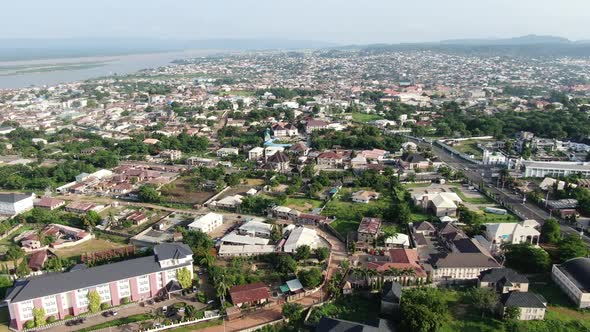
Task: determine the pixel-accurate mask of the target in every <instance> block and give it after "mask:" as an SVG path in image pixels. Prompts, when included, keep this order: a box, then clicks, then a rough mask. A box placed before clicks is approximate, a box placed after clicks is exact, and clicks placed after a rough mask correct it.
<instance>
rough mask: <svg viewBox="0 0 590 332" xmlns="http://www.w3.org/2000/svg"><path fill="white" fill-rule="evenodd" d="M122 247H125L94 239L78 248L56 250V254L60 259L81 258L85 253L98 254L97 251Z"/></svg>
mask: <svg viewBox="0 0 590 332" xmlns="http://www.w3.org/2000/svg"><path fill="white" fill-rule="evenodd" d="M122 246H123V245H121V244H119V243H114V242H111V241H107V240H102V239H92V240H88V241H86V242H84V243H82V244H79V245H77V246H74V247H70V248H62V249H56V250H55V254H56V255H57V256H59V257H65V258H68V257H74V256H79V255H81V254H83V253H91V252H96V251H102V250H108V249H114V248H120V247H122Z"/></svg>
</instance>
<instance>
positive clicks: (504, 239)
mask: <svg viewBox="0 0 590 332" xmlns="http://www.w3.org/2000/svg"><path fill="white" fill-rule="evenodd" d="M485 228H486V231H485V236H486V239H487V240H488V241H490V242H491V243H492V251H498V250H500V247H501V246H502V244H504V243H510V244H519V243H530V244H533V245H539V238H540V237H541V233H540V232H539V231H538V230H536V229H535V228H533V227H524V226H523V225H522V224H521V223H515V222H512V223H494V224H491V223H490V224H485Z"/></svg>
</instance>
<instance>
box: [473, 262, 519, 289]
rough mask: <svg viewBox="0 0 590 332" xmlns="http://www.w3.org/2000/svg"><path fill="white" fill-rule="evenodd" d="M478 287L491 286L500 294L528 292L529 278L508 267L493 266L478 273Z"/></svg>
mask: <svg viewBox="0 0 590 332" xmlns="http://www.w3.org/2000/svg"><path fill="white" fill-rule="evenodd" d="M477 286H478V287H482V288H493V289H495V290H496V292H498V293H500V294H505V293H509V292H528V290H529V279H528V278H527V277H525V276H523V275H522V274H519V273H517V272H516V271H514V270H513V269H509V268H494V269H489V270H485V271H483V272H481V273H480V274H479V278H478V282H477Z"/></svg>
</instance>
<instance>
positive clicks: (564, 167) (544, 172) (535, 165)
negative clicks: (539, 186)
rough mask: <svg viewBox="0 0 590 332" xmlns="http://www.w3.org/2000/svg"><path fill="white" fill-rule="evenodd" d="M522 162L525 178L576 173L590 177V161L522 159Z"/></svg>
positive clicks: (562, 175)
mask: <svg viewBox="0 0 590 332" xmlns="http://www.w3.org/2000/svg"><path fill="white" fill-rule="evenodd" d="M522 164H523V165H524V177H525V178H544V177H546V176H553V177H564V176H568V175H570V174H578V173H580V174H582V176H583V177H590V163H587V162H566V161H563V162H561V161H545V162H543V161H523V162H522Z"/></svg>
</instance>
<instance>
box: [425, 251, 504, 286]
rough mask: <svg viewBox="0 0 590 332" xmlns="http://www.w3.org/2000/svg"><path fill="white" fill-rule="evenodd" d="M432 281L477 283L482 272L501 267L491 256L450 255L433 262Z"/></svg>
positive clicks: (472, 254)
mask: <svg viewBox="0 0 590 332" xmlns="http://www.w3.org/2000/svg"><path fill="white" fill-rule="evenodd" d="M430 263H431V266H432V281H434V282H440V283H459V282H468V281H476V280H478V278H479V275H480V274H481V272H482V271H485V270H489V269H492V268H498V267H500V264H498V262H496V260H495V259H493V258H492V257H490V256H487V255H485V254H482V253H448V254H445V255H442V256H437V257H433V258H432V260H431V262H430Z"/></svg>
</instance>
